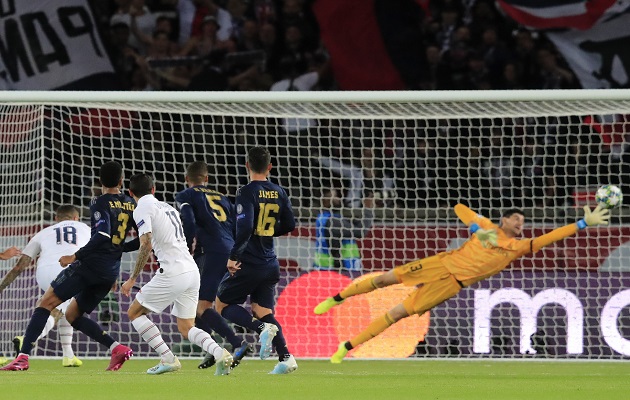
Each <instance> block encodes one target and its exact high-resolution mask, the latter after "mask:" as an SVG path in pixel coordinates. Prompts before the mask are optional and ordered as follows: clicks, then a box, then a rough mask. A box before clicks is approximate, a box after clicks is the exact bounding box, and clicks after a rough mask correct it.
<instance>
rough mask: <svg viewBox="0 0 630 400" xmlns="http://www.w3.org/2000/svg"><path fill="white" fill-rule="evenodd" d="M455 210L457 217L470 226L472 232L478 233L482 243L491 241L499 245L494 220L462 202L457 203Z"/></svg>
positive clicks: (494, 244)
mask: <svg viewBox="0 0 630 400" xmlns="http://www.w3.org/2000/svg"><path fill="white" fill-rule="evenodd" d="M454 210H455V214H457V217H458V218H459V219H460V220H461V221H462V222H463V223H464V224H466V226H468V230H469V231H470V233H471V234H475V235H477V238H478V239H479V240H481V242H482V243H484V244H485V243H486V242H490V244H492V245H493V246H496V245H497V232H496V230H495V229H494V225H493V224H492V221H490V220H489V219H488V218H486V217H484V216H482V215H479V214H477V213H476V212H474V211H473V210H471V209H470V208H468V207H467V206H465V205H463V204H461V203H460V204H457V205H456V206H455V207H454Z"/></svg>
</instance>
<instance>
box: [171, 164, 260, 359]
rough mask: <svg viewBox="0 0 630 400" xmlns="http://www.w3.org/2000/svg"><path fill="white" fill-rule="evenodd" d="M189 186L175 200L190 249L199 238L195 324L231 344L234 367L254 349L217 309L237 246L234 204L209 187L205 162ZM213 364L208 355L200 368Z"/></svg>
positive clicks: (194, 169) (190, 174)
mask: <svg viewBox="0 0 630 400" xmlns="http://www.w3.org/2000/svg"><path fill="white" fill-rule="evenodd" d="M186 183H187V184H188V189H186V190H184V191H182V192H180V193H177V195H176V196H175V201H176V202H177V206H178V208H179V210H180V213H181V219H182V223H183V224H184V234H185V235H186V241H187V242H188V247H189V248H191V247H192V243H193V240H194V239H196V245H195V248H194V258H195V262H196V263H197V266H198V267H199V270H200V273H201V287H200V288H199V303H197V321H196V323H197V325H199V326H200V327H201V329H203V330H205V331H206V332H210V329H211V330H213V331H215V332H216V333H218V334H219V335H221V337H223V338H225V339H226V340H227V341H228V342H229V343H230V344H231V345H232V348H233V351H232V353H233V356H234V364H233V366H237V365H238V364H239V363H240V361H241V359H243V357H245V356H246V355H247V354H249V353H250V352H252V351H253V349H252V348H251V346H250V345H248V344H247V343H246V342H244V341H243V339H242V338H239V337H238V336H236V334H235V333H234V331H233V330H232V328H230V326H229V325H228V324H227V322H226V321H225V319H223V317H221V315H219V313H217V312H216V310H215V309H214V299H215V297H216V296H217V288H218V287H219V282H221V279H222V278H223V276H224V275H225V274H226V273H227V267H226V265H227V261H228V257H229V256H230V251H232V247H233V246H234V205H233V204H232V203H231V202H230V200H229V199H228V198H227V197H226V196H225V195H223V194H221V193H219V192H217V191H216V190H212V189H210V188H208V187H206V184H207V183H208V166H207V165H206V163H205V162H202V161H196V162H194V163H192V164H190V165H189V166H188V168H187V169H186ZM207 328H208V329H207ZM214 362H215V360H214V356H213V355H212V354H210V353H208V354H207V355H206V357H205V358H204V360H203V361H202V362H201V364H199V368H209V367H211V366H212V365H214Z"/></svg>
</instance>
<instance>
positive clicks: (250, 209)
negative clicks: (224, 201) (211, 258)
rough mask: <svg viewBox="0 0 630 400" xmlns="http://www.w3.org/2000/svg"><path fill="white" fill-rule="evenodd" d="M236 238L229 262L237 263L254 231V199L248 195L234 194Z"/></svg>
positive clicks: (240, 192)
mask: <svg viewBox="0 0 630 400" xmlns="http://www.w3.org/2000/svg"><path fill="white" fill-rule="evenodd" d="M235 204H236V236H235V240H234V247H232V251H231V252H230V260H236V261H238V260H239V259H240V257H241V254H243V251H245V248H246V247H247V243H248V242H249V238H250V237H251V236H252V232H253V231H254V199H253V196H252V195H251V194H250V193H247V192H246V193H243V192H242V191H240V190H239V192H238V193H237V194H236V201H235Z"/></svg>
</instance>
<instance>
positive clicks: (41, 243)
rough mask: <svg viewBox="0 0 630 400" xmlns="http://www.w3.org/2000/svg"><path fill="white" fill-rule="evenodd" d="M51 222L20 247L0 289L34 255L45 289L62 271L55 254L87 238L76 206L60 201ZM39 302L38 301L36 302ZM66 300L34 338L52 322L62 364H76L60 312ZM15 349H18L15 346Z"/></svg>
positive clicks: (71, 251)
mask: <svg viewBox="0 0 630 400" xmlns="http://www.w3.org/2000/svg"><path fill="white" fill-rule="evenodd" d="M55 221H56V222H57V223H56V224H55V225H51V226H49V227H47V228H44V229H42V230H41V231H40V232H39V233H37V234H36V235H35V236H33V238H32V239H31V240H30V241H29V242H28V244H27V245H26V247H25V248H24V249H22V257H20V259H19V260H18V262H17V264H16V265H15V267H13V269H12V270H11V271H9V272H8V273H7V274H6V276H5V277H4V279H2V282H0V293H1V292H2V291H3V290H4V289H5V288H6V287H7V286H9V285H10V284H11V282H13V281H14V280H15V278H17V277H18V275H20V274H21V273H22V271H24V269H26V267H28V266H29V265H31V261H32V260H34V259H35V258H36V257H37V256H38V255H39V259H38V260H37V270H36V271H35V278H36V280H37V285H38V286H39V288H40V289H41V290H42V291H43V292H46V290H48V288H49V287H50V282H52V281H53V280H54V279H55V278H56V277H57V275H59V273H60V272H61V271H62V267H61V266H60V265H59V261H58V260H59V257H61V256H63V255H66V254H74V253H75V252H76V251H77V250H79V249H80V248H81V247H83V246H85V244H86V243H87V242H88V241H89V240H90V236H91V231H90V227H89V226H87V225H86V224H84V223H82V222H79V210H78V209H77V208H76V207H74V206H72V205H63V206H60V207H59V208H57V211H56V213H55ZM38 304H39V302H38ZM68 304H70V300H68V301H66V302H64V303H62V304H60V305H59V306H58V307H57V308H56V309H55V310H54V311H53V312H51V315H50V317H48V321H47V322H46V326H45V327H44V330H43V331H42V334H41V335H40V336H39V337H38V339H41V338H43V337H44V336H46V335H47V334H48V332H49V331H50V330H51V329H52V328H53V327H54V326H55V321H58V322H57V329H58V334H59V340H60V342H61V349H62V352H63V361H62V365H63V366H64V367H79V366H81V365H82V364H83V363H82V362H81V360H79V359H78V358H77V357H76V356H75V355H74V352H73V351H72V334H73V328H72V326H70V323H69V322H68V321H67V320H66V318H65V316H64V314H65V312H66V309H67V308H68ZM22 339H23V337H22V336H16V337H15V339H13V344H14V345H15V347H16V348H17V349H19V348H20V347H21V346H22ZM16 351H19V350H16Z"/></svg>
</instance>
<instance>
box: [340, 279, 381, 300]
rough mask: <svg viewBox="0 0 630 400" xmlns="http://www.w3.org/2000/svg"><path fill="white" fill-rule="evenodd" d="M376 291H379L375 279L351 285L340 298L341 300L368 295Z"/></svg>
mask: <svg viewBox="0 0 630 400" xmlns="http://www.w3.org/2000/svg"><path fill="white" fill-rule="evenodd" d="M375 289H378V286H376V284H375V283H374V278H371V279H364V280H362V281H359V282H356V283H355V282H353V283H351V284H350V285H348V287H346V288H345V289H343V290H342V291H341V292H339V294H338V296H340V297H341V299H347V298H348V297H352V296H356V295H357V294H363V293H368V292H371V291H372V290H375ZM335 301H338V300H337V297H335Z"/></svg>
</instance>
